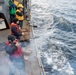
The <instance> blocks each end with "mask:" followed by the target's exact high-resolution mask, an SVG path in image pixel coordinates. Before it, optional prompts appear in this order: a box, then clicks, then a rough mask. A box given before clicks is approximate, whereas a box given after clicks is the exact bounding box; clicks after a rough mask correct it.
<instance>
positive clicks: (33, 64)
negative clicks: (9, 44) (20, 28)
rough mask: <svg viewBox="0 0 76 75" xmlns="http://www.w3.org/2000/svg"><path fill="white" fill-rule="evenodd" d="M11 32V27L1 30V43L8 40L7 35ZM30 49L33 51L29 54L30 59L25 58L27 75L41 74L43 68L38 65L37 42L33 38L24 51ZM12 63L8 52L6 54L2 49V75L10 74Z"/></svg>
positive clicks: (0, 53)
mask: <svg viewBox="0 0 76 75" xmlns="http://www.w3.org/2000/svg"><path fill="white" fill-rule="evenodd" d="M25 24H26V23H25ZM9 34H10V30H9V29H8V30H3V31H0V43H2V42H5V41H7V36H8V35H9ZM26 44H27V43H26ZM28 50H31V52H32V53H31V54H29V55H27V56H28V60H25V68H26V70H25V72H26V75H41V74H40V73H41V68H40V67H39V65H38V60H37V55H36V50H35V44H34V40H33V39H31V40H30V44H28V45H27V46H26V47H23V51H24V52H27V51H28ZM25 56H26V54H25ZM8 65H9V66H8ZM10 65H12V64H11V62H10V60H9V56H8V54H6V52H5V51H0V75H9V71H10V68H9V67H10ZM16 75H18V73H16ZM19 75H20V74H19Z"/></svg>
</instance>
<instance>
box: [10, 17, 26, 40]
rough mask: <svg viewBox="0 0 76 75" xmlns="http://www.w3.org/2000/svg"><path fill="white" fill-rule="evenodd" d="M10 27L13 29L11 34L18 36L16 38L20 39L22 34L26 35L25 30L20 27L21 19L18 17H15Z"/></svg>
mask: <svg viewBox="0 0 76 75" xmlns="http://www.w3.org/2000/svg"><path fill="white" fill-rule="evenodd" d="M10 29H11V35H14V36H16V38H17V39H18V40H20V37H21V36H22V35H25V33H24V32H21V29H20V27H19V20H18V19H17V18H14V19H13V22H12V23H11V26H10Z"/></svg>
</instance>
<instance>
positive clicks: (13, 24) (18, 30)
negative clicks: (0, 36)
mask: <svg viewBox="0 0 76 75" xmlns="http://www.w3.org/2000/svg"><path fill="white" fill-rule="evenodd" d="M13 26H14V27H16V29H17V32H21V31H20V29H19V26H18V25H17V24H15V23H12V24H11V26H10V29H11V28H12V27H13ZM11 34H12V35H14V33H13V31H12V29H11Z"/></svg>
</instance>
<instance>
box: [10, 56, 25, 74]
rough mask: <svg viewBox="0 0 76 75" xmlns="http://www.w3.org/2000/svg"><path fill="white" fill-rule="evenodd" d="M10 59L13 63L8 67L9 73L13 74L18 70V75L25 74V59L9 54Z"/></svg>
mask: <svg viewBox="0 0 76 75" xmlns="http://www.w3.org/2000/svg"><path fill="white" fill-rule="evenodd" d="M10 60H11V62H12V63H13V67H12V68H11V69H10V75H15V72H16V71H17V70H18V73H19V75H26V73H25V61H24V57H23V56H21V57H18V58H15V57H12V56H10Z"/></svg>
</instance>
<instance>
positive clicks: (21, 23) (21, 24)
mask: <svg viewBox="0 0 76 75" xmlns="http://www.w3.org/2000/svg"><path fill="white" fill-rule="evenodd" d="M19 26H20V27H21V29H22V26H23V21H19Z"/></svg>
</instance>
